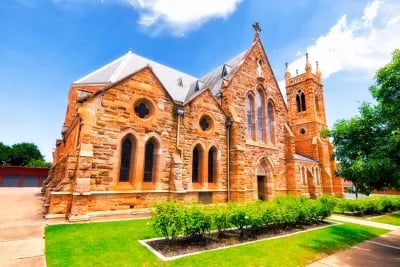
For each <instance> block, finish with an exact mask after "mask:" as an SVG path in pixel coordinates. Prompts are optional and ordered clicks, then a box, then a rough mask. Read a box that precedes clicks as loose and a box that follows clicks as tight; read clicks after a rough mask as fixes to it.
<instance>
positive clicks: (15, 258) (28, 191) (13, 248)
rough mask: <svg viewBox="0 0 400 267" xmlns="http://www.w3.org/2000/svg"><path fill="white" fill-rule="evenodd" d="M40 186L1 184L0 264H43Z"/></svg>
mask: <svg viewBox="0 0 400 267" xmlns="http://www.w3.org/2000/svg"><path fill="white" fill-rule="evenodd" d="M45 224H46V221H45V220H44V219H43V202H42V195H41V194H40V188H37V187H30V188H29V187H28V188H5V187H3V188H1V187H0V265H1V266H4V267H11V266H18V267H24V266H27V267H28V266H29V267H36V266H37V267H42V266H46V261H45V256H44V239H43V238H44V232H43V231H44V226H45Z"/></svg>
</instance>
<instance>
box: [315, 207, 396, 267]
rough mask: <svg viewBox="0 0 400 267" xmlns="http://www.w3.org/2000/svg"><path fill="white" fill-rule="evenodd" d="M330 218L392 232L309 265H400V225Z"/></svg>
mask: <svg viewBox="0 0 400 267" xmlns="http://www.w3.org/2000/svg"><path fill="white" fill-rule="evenodd" d="M330 219H333V220H338V221H343V222H350V223H357V224H362V225H367V226H373V227H378V228H383V229H387V230H391V231H392V232H390V233H388V234H386V235H382V236H379V237H377V238H374V239H371V240H367V241H364V242H362V243H360V244H357V245H355V246H353V247H351V248H349V249H347V250H344V251H340V252H338V253H335V254H333V255H330V256H328V257H326V258H323V259H321V260H319V261H317V262H314V263H312V264H310V265H308V266H307V267H350V266H352V267H353V266H362V267H377V266H385V267H392V266H393V267H398V266H400V227H399V226H393V225H388V224H384V223H377V222H372V221H367V220H360V219H355V218H349V217H344V216H336V215H332V216H331V217H330Z"/></svg>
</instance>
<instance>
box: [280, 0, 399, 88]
mask: <svg viewBox="0 0 400 267" xmlns="http://www.w3.org/2000/svg"><path fill="white" fill-rule="evenodd" d="M398 10H400V1H396V0H392V1H379V0H375V1H373V2H371V3H369V4H368V5H367V6H366V7H365V9H364V13H363V16H362V17H361V18H360V17H359V18H354V19H351V20H349V19H348V18H347V16H346V15H343V16H342V17H341V18H340V19H339V20H338V21H337V23H336V24H335V25H334V26H332V27H331V28H330V30H329V32H328V33H327V34H325V35H323V36H320V37H319V38H317V40H316V41H315V43H314V44H312V45H310V46H309V47H307V48H306V49H305V50H306V51H308V53H309V56H310V61H311V62H315V61H316V60H318V61H319V62H320V64H319V65H320V68H321V71H322V74H323V76H324V77H325V78H328V77H329V76H330V75H332V74H334V73H336V72H339V71H358V72H365V73H367V74H370V75H371V77H372V74H373V73H374V72H375V71H376V70H377V69H378V68H380V67H382V66H383V65H384V64H386V63H387V62H388V61H389V60H390V58H391V52H392V51H393V50H394V49H395V48H398V47H399V46H400V13H399V12H398ZM296 56H297V59H296V60H294V61H293V62H291V63H290V64H289V70H290V71H291V73H292V76H293V75H294V70H295V69H296V68H297V69H299V70H300V72H303V71H304V66H305V57H304V55H301V56H298V55H297V54H296ZM313 65H314V64H313ZM280 84H284V83H282V82H280ZM281 89H284V87H281Z"/></svg>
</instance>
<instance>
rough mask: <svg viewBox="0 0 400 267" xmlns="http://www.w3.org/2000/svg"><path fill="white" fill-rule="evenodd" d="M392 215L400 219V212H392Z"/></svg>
mask: <svg viewBox="0 0 400 267" xmlns="http://www.w3.org/2000/svg"><path fill="white" fill-rule="evenodd" d="M390 217H394V218H396V219H400V212H396V213H392V214H390Z"/></svg>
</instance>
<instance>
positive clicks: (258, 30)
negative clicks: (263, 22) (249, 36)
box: [253, 22, 261, 36]
mask: <svg viewBox="0 0 400 267" xmlns="http://www.w3.org/2000/svg"><path fill="white" fill-rule="evenodd" d="M253 28H254V30H255V32H256V36H259V34H260V32H261V27H260V24H259V23H258V22H255V23H254V24H253Z"/></svg>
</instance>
